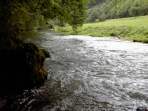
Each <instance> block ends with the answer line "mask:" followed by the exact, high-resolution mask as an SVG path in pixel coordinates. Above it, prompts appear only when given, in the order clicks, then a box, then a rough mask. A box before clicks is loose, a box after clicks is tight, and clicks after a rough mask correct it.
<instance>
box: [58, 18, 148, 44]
mask: <svg viewBox="0 0 148 111" xmlns="http://www.w3.org/2000/svg"><path fill="white" fill-rule="evenodd" d="M55 30H56V31H57V32H62V33H64V34H74V32H73V31H72V29H71V27H70V26H66V27H56V29H55ZM77 34H80V35H90V36H95V37H102V36H116V37H120V38H124V39H128V40H133V41H137V42H145V43H148V16H139V17H130V18H122V19H112V20H106V21H104V22H96V23H87V24H84V25H83V27H81V28H79V29H78V32H77Z"/></svg>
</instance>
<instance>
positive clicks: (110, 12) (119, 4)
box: [87, 0, 148, 22]
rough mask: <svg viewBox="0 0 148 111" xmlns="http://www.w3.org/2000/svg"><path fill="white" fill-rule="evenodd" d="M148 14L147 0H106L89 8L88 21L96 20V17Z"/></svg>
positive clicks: (107, 17)
mask: <svg viewBox="0 0 148 111" xmlns="http://www.w3.org/2000/svg"><path fill="white" fill-rule="evenodd" d="M96 13H97V14H96ZM147 14H148V1H147V0H106V1H105V2H103V3H101V4H100V3H99V4H98V5H97V6H95V7H93V8H91V9H90V10H89V16H88V19H87V21H88V22H91V21H95V20H96V19H100V20H105V19H112V18H122V17H131V16H141V15H147ZM94 15H95V18H94ZM96 15H97V16H96Z"/></svg>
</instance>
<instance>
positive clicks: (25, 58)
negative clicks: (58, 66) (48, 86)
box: [0, 43, 50, 95]
mask: <svg viewBox="0 0 148 111" xmlns="http://www.w3.org/2000/svg"><path fill="white" fill-rule="evenodd" d="M46 57H50V55H49V53H48V52H47V51H45V50H43V49H39V48H38V47H37V46H36V45H34V44H32V43H23V44H22V45H20V46H18V47H17V48H12V49H4V50H0V88H1V91H0V95H10V94H16V93H20V92H22V91H23V90H27V89H31V88H35V87H40V86H41V85H43V84H44V81H45V80H46V79H47V72H46V71H45V69H44V67H43V66H44V60H45V58H46Z"/></svg>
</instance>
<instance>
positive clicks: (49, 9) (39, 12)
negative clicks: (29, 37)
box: [0, 0, 87, 37]
mask: <svg viewBox="0 0 148 111" xmlns="http://www.w3.org/2000/svg"><path fill="white" fill-rule="evenodd" d="M86 3H87V0H73V1H71V0H1V1H0V12H1V13H0V20H1V21H0V25H1V26H5V27H1V28H0V33H5V35H7V36H13V37H19V35H21V33H22V32H23V31H28V30H34V29H35V28H38V27H40V26H43V25H45V24H46V23H47V22H48V21H51V20H58V21H60V24H65V23H69V24H70V25H72V27H73V29H74V30H75V29H76V28H77V27H78V26H79V25H82V24H83V22H84V19H85V15H86ZM8 33H9V35H8ZM2 35H4V34H2Z"/></svg>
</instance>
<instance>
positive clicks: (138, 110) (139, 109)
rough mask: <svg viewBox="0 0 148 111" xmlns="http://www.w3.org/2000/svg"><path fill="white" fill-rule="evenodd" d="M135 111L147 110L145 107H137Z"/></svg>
mask: <svg viewBox="0 0 148 111" xmlns="http://www.w3.org/2000/svg"><path fill="white" fill-rule="evenodd" d="M136 111H148V108H146V107H138V108H137V110H136Z"/></svg>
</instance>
